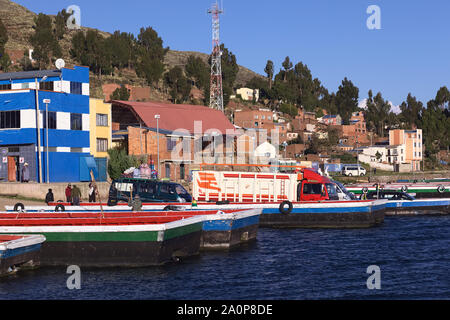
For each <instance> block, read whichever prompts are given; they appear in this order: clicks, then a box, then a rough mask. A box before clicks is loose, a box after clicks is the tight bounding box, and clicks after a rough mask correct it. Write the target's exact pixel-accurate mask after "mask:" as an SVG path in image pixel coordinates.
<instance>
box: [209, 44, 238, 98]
mask: <svg viewBox="0 0 450 320" xmlns="http://www.w3.org/2000/svg"><path fill="white" fill-rule="evenodd" d="M220 50H221V52H222V85H223V105H224V106H227V105H228V102H229V101H230V96H231V95H232V94H233V87H234V82H235V81H236V77H237V74H238V72H239V65H238V64H237V60H236V56H235V55H234V54H233V53H232V52H231V51H229V50H228V48H226V47H225V45H224V44H221V45H220ZM210 61H211V59H210Z"/></svg>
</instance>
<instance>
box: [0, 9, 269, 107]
mask: <svg viewBox="0 0 450 320" xmlns="http://www.w3.org/2000/svg"><path fill="white" fill-rule="evenodd" d="M61 9H62V8H61ZM36 15H37V14H36V13H34V12H32V11H30V10H28V9H27V8H25V7H23V6H21V5H19V4H17V3H15V2H12V1H10V0H0V19H1V20H2V21H3V23H4V25H5V27H6V29H7V31H8V36H9V40H8V42H7V44H6V49H7V50H9V51H13V52H15V55H16V56H21V55H22V53H23V51H25V50H28V49H30V48H31V46H30V44H29V41H28V39H29V37H30V36H31V35H32V34H33V32H34V30H33V25H34V17H35V16H36ZM153 27H154V28H155V29H156V30H157V29H158V26H153ZM82 30H84V31H87V30H89V28H85V27H82ZM97 31H99V33H100V34H102V35H103V36H105V37H108V36H110V34H109V33H107V32H103V31H101V30H97ZM76 32H77V31H68V32H67V34H66V35H65V36H64V39H62V40H60V42H59V43H60V46H61V48H62V51H63V56H62V58H63V59H64V60H65V61H66V66H72V65H74V64H75V63H76V62H75V61H73V59H72V58H71V57H70V54H69V50H70V47H71V40H72V36H73V35H74V34H75V33H76ZM166 45H167V44H166ZM190 55H195V56H199V57H201V58H202V59H203V60H204V61H207V59H208V54H206V53H200V52H189V51H173V50H170V51H169V52H168V53H167V55H166V57H165V60H164V63H165V64H166V66H167V69H170V68H173V67H174V66H180V67H182V68H184V66H185V65H186V61H187V59H188V57H189V56H190ZM255 76H256V77H258V76H259V77H262V76H261V75H259V74H257V73H255V72H253V71H251V70H249V69H247V68H245V67H243V66H239V72H238V75H237V78H236V82H235V85H236V86H242V85H244V84H245V83H247V81H249V80H250V79H252V78H253V77H255ZM92 82H93V88H92V89H93V90H92V93H93V95H94V96H98V97H100V96H99V94H100V92H101V91H99V90H100V88H101V84H102V83H108V82H115V83H121V84H126V83H128V84H132V85H145V81H144V80H143V79H140V78H138V77H137V76H136V74H135V72H134V71H133V70H122V71H121V72H119V74H115V75H114V76H113V77H102V79H92ZM156 94H157V96H155V97H154V98H155V99H157V100H161V99H164V97H163V95H164V94H163V93H159V94H158V93H156Z"/></svg>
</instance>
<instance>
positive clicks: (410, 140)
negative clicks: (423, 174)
mask: <svg viewBox="0 0 450 320" xmlns="http://www.w3.org/2000/svg"><path fill="white" fill-rule="evenodd" d="M389 145H405V163H411V167H412V170H413V171H420V162H422V160H423V135H422V129H415V130H400V129H397V130H390V131H389Z"/></svg>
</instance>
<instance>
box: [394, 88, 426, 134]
mask: <svg viewBox="0 0 450 320" xmlns="http://www.w3.org/2000/svg"><path fill="white" fill-rule="evenodd" d="M400 110H401V111H402V112H401V114H400V116H401V119H402V121H403V122H404V123H405V124H406V127H407V128H409V129H411V128H412V127H416V128H420V126H421V122H422V121H421V118H422V112H423V110H424V107H423V103H422V102H420V101H417V99H416V97H413V96H412V95H411V93H409V94H408V97H407V98H406V101H404V102H402V104H401V105H400Z"/></svg>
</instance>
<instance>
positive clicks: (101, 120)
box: [97, 113, 108, 127]
mask: <svg viewBox="0 0 450 320" xmlns="http://www.w3.org/2000/svg"><path fill="white" fill-rule="evenodd" d="M97 126H100V127H107V126H108V115H107V114H101V113H97Z"/></svg>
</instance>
